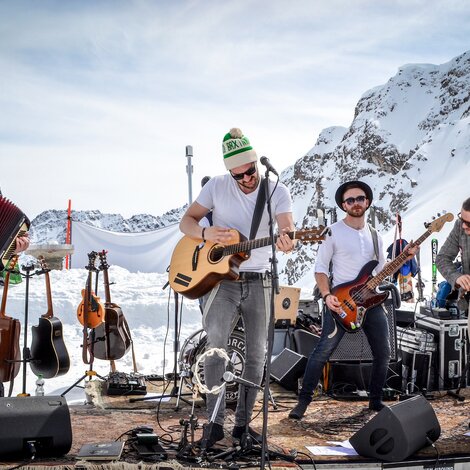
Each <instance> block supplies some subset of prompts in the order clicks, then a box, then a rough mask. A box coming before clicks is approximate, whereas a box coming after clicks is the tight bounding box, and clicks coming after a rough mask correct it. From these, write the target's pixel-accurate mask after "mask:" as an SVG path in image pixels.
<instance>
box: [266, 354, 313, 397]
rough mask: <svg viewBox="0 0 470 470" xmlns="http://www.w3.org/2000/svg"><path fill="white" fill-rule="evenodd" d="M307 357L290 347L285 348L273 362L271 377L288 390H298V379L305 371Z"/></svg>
mask: <svg viewBox="0 0 470 470" xmlns="http://www.w3.org/2000/svg"><path fill="white" fill-rule="evenodd" d="M306 365H307V358H306V357H305V356H302V355H301V354H298V353H296V352H294V351H292V350H290V349H287V348H286V349H283V350H282V351H281V354H279V355H278V356H277V357H276V358H275V359H273V361H272V362H271V377H272V378H273V379H274V380H275V381H276V382H279V383H280V384H281V385H282V386H283V387H284V388H285V389H286V390H294V391H297V388H298V386H297V381H298V379H299V377H301V376H302V375H303V373H304V371H305V366H306Z"/></svg>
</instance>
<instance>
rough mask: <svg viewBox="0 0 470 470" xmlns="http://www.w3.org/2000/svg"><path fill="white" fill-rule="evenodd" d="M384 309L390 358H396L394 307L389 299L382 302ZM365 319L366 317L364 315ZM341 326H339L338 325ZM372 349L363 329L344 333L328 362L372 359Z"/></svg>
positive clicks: (394, 359) (393, 359)
mask: <svg viewBox="0 0 470 470" xmlns="http://www.w3.org/2000/svg"><path fill="white" fill-rule="evenodd" d="M383 305H384V307H385V310H386V316H387V321H388V329H389V333H390V353H391V356H390V360H391V361H396V359H397V328H396V320H395V309H394V307H393V303H392V302H391V301H390V300H386V301H385V303H384V304H383ZM366 321H367V317H366ZM338 328H341V327H338ZM372 358H373V357H372V351H371V349H370V346H369V342H368V341H367V336H366V334H365V333H364V331H363V330H359V331H358V332H357V333H346V334H345V335H344V336H343V338H342V339H341V341H340V343H339V344H338V347H337V348H336V349H335V350H334V351H333V354H332V355H331V357H330V362H356V361H361V362H364V361H372Z"/></svg>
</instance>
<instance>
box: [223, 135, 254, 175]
mask: <svg viewBox="0 0 470 470" xmlns="http://www.w3.org/2000/svg"><path fill="white" fill-rule="evenodd" d="M222 153H223V155H224V163H225V168H227V170H232V169H233V168H237V167H239V166H242V165H245V164H247V163H252V162H256V161H257V160H258V157H257V155H256V152H255V151H254V150H253V147H252V146H251V145H250V141H249V140H248V137H245V136H244V135H243V132H242V131H241V130H240V129H238V128H236V127H234V128H233V129H230V132H229V133H228V134H225V137H224V140H223V142H222Z"/></svg>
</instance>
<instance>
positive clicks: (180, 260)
mask: <svg viewBox="0 0 470 470" xmlns="http://www.w3.org/2000/svg"><path fill="white" fill-rule="evenodd" d="M230 234H231V236H232V238H231V240H230V241H229V244H227V245H221V244H218V243H212V242H209V241H206V242H204V241H203V240H201V239H196V238H190V237H188V236H184V237H183V238H182V239H181V240H180V241H179V242H178V244H177V245H176V247H175V249H174V250H173V254H172V257H171V262H170V272H169V282H170V286H171V288H172V289H173V290H174V291H175V292H178V293H179V294H181V295H183V296H185V297H187V298H188V299H197V298H199V297H201V296H203V295H204V294H207V293H208V292H209V291H210V290H211V289H213V288H214V287H215V286H216V284H218V283H219V282H220V281H222V280H224V279H232V280H235V279H238V272H239V266H240V264H241V263H242V261H246V260H247V259H248V258H249V257H250V250H253V249H255V248H262V247H264V246H268V245H270V244H271V238H270V237H265V238H258V239H256V240H246V239H245V237H244V236H243V235H242V234H241V233H240V232H238V230H235V229H232V230H230ZM287 235H289V237H290V238H291V239H292V240H295V239H296V240H300V241H301V242H304V243H318V242H320V241H322V240H324V239H325V236H326V230H325V227H322V226H320V227H318V228H312V229H307V230H298V231H293V232H288V233H287ZM277 238H278V236H277V235H276V236H275V240H277Z"/></svg>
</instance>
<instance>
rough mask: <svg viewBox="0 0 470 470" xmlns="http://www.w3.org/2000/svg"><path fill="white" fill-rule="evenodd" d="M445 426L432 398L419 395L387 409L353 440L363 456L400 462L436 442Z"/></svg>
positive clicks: (351, 441) (352, 438)
mask: <svg viewBox="0 0 470 470" xmlns="http://www.w3.org/2000/svg"><path fill="white" fill-rule="evenodd" d="M440 434H441V427H440V425H439V422H438V420H437V417H436V414H435V413H434V410H433V409H432V406H431V405H430V404H429V403H428V401H427V400H426V399H425V398H423V396H421V395H419V396H416V397H413V398H410V399H408V400H405V401H402V402H399V403H397V404H396V405H392V406H390V407H387V406H386V407H385V408H383V409H382V410H381V411H380V412H379V413H378V414H377V415H376V416H375V417H374V418H372V419H371V420H370V421H369V422H368V423H367V424H366V425H365V426H364V427H363V428H362V429H360V430H359V431H358V432H357V433H356V434H354V435H353V436H352V437H351V439H350V440H349V442H350V443H351V445H352V446H353V447H354V449H355V450H356V452H357V453H358V454H359V455H362V456H363V457H372V458H375V459H379V460H384V461H386V462H399V461H401V460H404V459H406V458H408V457H409V456H410V455H412V454H414V453H415V452H416V451H418V450H420V449H422V448H423V447H426V446H427V445H429V441H431V442H434V441H436V440H437V439H438V438H439V436H440Z"/></svg>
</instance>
